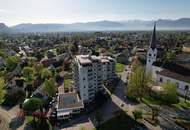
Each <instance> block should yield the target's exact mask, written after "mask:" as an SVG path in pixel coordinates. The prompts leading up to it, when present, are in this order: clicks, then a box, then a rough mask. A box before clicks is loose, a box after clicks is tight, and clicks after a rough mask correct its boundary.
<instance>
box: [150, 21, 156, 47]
mask: <svg viewBox="0 0 190 130" xmlns="http://www.w3.org/2000/svg"><path fill="white" fill-rule="evenodd" d="M150 48H152V49H155V48H156V22H155V23H154V30H153V32H152V38H151V41H150Z"/></svg>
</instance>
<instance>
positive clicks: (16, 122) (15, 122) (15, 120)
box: [9, 117, 24, 130]
mask: <svg viewBox="0 0 190 130" xmlns="http://www.w3.org/2000/svg"><path fill="white" fill-rule="evenodd" d="M23 124H24V118H21V117H15V118H13V119H12V120H11V122H10V123H9V128H11V129H12V130H16V129H17V128H19V127H20V126H21V125H23Z"/></svg>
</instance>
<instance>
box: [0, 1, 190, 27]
mask: <svg viewBox="0 0 190 130" xmlns="http://www.w3.org/2000/svg"><path fill="white" fill-rule="evenodd" d="M10 3H11V4H10ZM23 5H24V6H23ZM188 5H190V1H188V0H181V1H179V0H156V1H155V0H141V1H139V0H118V1H115V0H104V1H102V0H90V1H89V0H77V1H75V0H54V1H52V0H27V1H26V0H14V1H11V0H6V1H0V19H1V21H0V22H2V23H5V24H6V25H8V26H14V25H17V24H21V23H32V24H36V23H42V24H43V23H50V24H51V23H60V24H71V23H78V22H79V23H85V22H91V21H103V20H108V21H122V20H145V21H147V20H157V19H179V18H190V14H189V13H188V12H190V8H189V6H188Z"/></svg>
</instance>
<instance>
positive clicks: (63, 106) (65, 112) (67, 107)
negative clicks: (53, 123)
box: [56, 92, 84, 120]
mask: <svg viewBox="0 0 190 130" xmlns="http://www.w3.org/2000/svg"><path fill="white" fill-rule="evenodd" d="M83 108H84V104H83V102H82V101H81V100H80V98H79V96H78V94H77V93H74V92H72V93H59V94H58V100H57V106H56V110H57V119H58V120H62V119H69V118H70V117H71V116H72V115H75V114H78V113H80V111H81V109H83Z"/></svg>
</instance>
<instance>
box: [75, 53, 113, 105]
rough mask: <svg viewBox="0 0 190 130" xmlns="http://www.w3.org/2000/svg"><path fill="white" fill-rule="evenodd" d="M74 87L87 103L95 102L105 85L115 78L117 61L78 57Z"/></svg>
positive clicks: (98, 57)
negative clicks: (96, 94) (97, 94)
mask: <svg viewBox="0 0 190 130" xmlns="http://www.w3.org/2000/svg"><path fill="white" fill-rule="evenodd" d="M73 69H74V86H75V89H76V90H77V92H79V94H80V97H81V99H82V100H83V101H84V103H85V102H91V101H93V99H94V97H95V93H96V92H98V91H101V90H103V83H107V82H110V81H111V80H112V79H113V78H115V76H116V74H115V60H114V59H113V58H111V57H105V56H91V55H77V56H76V58H75V60H74V67H73Z"/></svg>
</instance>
